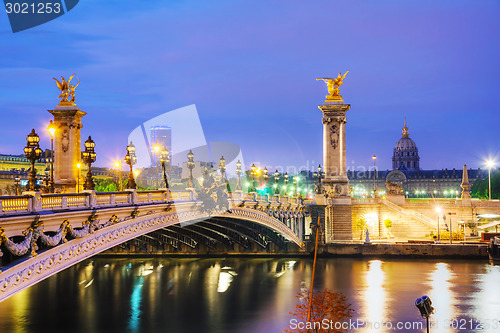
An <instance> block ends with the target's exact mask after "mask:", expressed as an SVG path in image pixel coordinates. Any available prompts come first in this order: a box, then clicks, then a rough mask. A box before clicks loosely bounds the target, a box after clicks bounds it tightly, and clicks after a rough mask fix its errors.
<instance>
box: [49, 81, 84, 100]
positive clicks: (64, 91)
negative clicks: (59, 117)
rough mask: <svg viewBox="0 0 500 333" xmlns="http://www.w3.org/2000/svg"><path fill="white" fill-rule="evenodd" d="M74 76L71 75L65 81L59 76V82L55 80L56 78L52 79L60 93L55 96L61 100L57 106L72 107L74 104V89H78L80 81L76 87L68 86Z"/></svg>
mask: <svg viewBox="0 0 500 333" xmlns="http://www.w3.org/2000/svg"><path fill="white" fill-rule="evenodd" d="M74 76H75V74H73V75H71V76H70V77H69V79H68V80H66V79H65V78H64V77H62V76H61V81H62V82H60V81H59V80H57V79H56V78H53V79H54V80H55V81H56V83H57V87H58V88H59V90H60V91H61V94H60V95H59V96H57V97H58V98H61V100H60V101H59V106H73V105H76V104H75V89H76V88H77V87H78V85H79V84H80V81H78V83H77V84H76V85H72V84H70V82H71V80H72V79H73V77H74Z"/></svg>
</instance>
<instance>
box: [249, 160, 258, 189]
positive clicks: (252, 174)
mask: <svg viewBox="0 0 500 333" xmlns="http://www.w3.org/2000/svg"><path fill="white" fill-rule="evenodd" d="M256 173H257V167H256V166H255V164H252V166H251V167H250V175H251V176H252V188H251V189H250V192H255V176H256V175H257V174H256Z"/></svg>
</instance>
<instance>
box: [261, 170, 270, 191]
mask: <svg viewBox="0 0 500 333" xmlns="http://www.w3.org/2000/svg"><path fill="white" fill-rule="evenodd" d="M262 178H264V189H265V188H267V180H268V179H269V170H267V167H264V170H262Z"/></svg>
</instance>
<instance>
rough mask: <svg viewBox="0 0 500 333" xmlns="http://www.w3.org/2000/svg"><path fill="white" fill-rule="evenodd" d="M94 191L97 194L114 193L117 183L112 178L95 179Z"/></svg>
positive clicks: (116, 189)
mask: <svg viewBox="0 0 500 333" xmlns="http://www.w3.org/2000/svg"><path fill="white" fill-rule="evenodd" d="M94 183H95V190H96V191H97V192H116V191H118V183H117V182H116V181H115V180H114V179H112V178H104V179H95V180H94Z"/></svg>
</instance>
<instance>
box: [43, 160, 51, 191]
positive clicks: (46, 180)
mask: <svg viewBox="0 0 500 333" xmlns="http://www.w3.org/2000/svg"><path fill="white" fill-rule="evenodd" d="M49 168H50V167H49V166H47V167H46V168H45V176H44V177H43V180H44V181H45V188H44V192H45V193H49V192H50V176H49V174H50V170H49Z"/></svg>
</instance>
